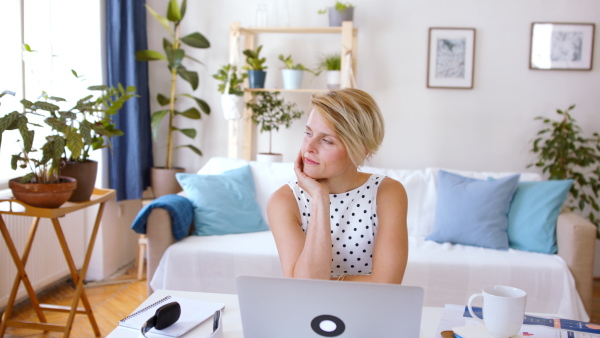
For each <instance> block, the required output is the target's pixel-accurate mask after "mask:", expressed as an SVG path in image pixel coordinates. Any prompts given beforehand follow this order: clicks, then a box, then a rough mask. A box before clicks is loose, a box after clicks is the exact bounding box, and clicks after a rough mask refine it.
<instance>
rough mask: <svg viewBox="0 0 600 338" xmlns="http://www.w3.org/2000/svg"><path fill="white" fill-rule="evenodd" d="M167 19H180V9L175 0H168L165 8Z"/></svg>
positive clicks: (175, 20) (177, 20) (173, 20)
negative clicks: (167, 5)
mask: <svg viewBox="0 0 600 338" xmlns="http://www.w3.org/2000/svg"><path fill="white" fill-rule="evenodd" d="M167 19H169V21H171V22H179V21H181V19H182V16H181V11H180V10H179V6H178V4H177V0H169V7H168V8H167Z"/></svg>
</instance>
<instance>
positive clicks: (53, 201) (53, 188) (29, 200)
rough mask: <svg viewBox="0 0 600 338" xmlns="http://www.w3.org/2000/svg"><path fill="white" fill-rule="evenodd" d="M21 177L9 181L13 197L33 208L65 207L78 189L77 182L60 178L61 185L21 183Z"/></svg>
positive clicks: (63, 177)
mask: <svg viewBox="0 0 600 338" xmlns="http://www.w3.org/2000/svg"><path fill="white" fill-rule="evenodd" d="M20 180H21V177H17V178H13V179H12V180H10V181H8V186H9V187H10V189H11V190H12V193H13V196H14V197H15V198H16V199H17V200H19V201H21V202H23V203H25V204H28V205H31V206H32V207H38V208H58V207H60V206H61V205H63V204H64V203H65V202H66V201H67V200H68V199H69V197H71V193H73V190H75V188H76V187H77V180H76V179H74V178H71V177H65V176H60V180H61V183H49V184H42V183H19V181H20Z"/></svg>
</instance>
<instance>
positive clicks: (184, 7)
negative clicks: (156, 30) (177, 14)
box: [181, 0, 187, 20]
mask: <svg viewBox="0 0 600 338" xmlns="http://www.w3.org/2000/svg"><path fill="white" fill-rule="evenodd" d="M186 9H187V0H183V1H182V2H181V19H182V20H183V17H185V11H186Z"/></svg>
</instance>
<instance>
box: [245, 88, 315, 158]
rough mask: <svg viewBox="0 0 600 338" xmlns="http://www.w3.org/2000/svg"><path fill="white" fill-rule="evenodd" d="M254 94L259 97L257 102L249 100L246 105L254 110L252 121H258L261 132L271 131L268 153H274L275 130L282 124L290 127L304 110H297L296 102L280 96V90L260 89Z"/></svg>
mask: <svg viewBox="0 0 600 338" xmlns="http://www.w3.org/2000/svg"><path fill="white" fill-rule="evenodd" d="M254 95H255V96H257V97H258V98H257V102H256V103H254V102H248V103H247V104H246V106H247V107H248V108H250V109H251V110H252V121H254V122H255V123H258V125H259V127H260V132H261V133H262V132H264V131H266V132H269V152H268V154H273V151H272V143H273V130H275V131H278V130H279V127H281V126H285V127H286V128H289V127H290V126H291V125H292V122H294V120H296V119H299V118H300V117H302V114H303V113H304V112H303V111H301V110H295V109H294V108H295V107H296V104H295V103H291V102H285V101H284V99H283V98H279V92H273V93H271V92H266V91H259V92H256V94H254Z"/></svg>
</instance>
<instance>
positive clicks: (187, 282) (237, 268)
mask: <svg viewBox="0 0 600 338" xmlns="http://www.w3.org/2000/svg"><path fill="white" fill-rule="evenodd" d="M247 164H250V167H251V170H252V175H253V178H254V183H255V186H256V200H257V202H258V204H259V206H260V208H261V211H262V214H263V217H264V219H265V222H266V221H267V217H266V202H267V200H268V197H269V195H270V194H271V193H272V192H273V191H274V190H275V189H277V188H278V187H280V186H281V185H283V184H285V183H286V182H288V181H290V180H294V179H295V176H294V172H293V166H292V163H259V162H246V161H243V160H237V159H227V158H212V159H211V160H209V162H208V163H207V164H206V165H205V166H204V167H203V168H202V169H201V170H200V171H199V172H198V173H199V174H220V173H222V172H223V171H226V170H229V169H234V168H237V167H240V166H243V165H247ZM362 170H363V171H365V172H372V173H380V174H384V175H386V176H389V177H391V178H394V179H396V180H398V181H400V182H402V183H403V184H404V186H405V188H406V190H407V194H408V198H409V212H408V230H409V236H410V239H409V258H408V265H407V269H406V273H405V276H404V280H403V283H402V284H404V285H415V286H421V287H423V288H424V290H425V301H424V305H425V306H442V307H443V306H444V305H445V304H447V303H451V304H466V302H467V300H468V297H469V295H471V294H473V293H477V292H480V291H481V289H482V287H484V286H487V285H494V284H503V285H511V286H514V287H518V288H521V289H524V290H525V291H526V292H527V294H528V295H527V311H529V312H540V313H556V314H559V315H560V316H562V317H564V318H571V319H576V320H584V321H587V320H589V316H588V314H589V313H590V310H591V300H592V299H591V298H592V282H593V277H592V270H593V252H594V245H595V233H596V228H595V227H594V226H593V225H592V224H591V223H590V222H589V221H587V220H585V219H584V218H582V217H580V216H578V215H576V214H574V213H572V212H568V211H565V212H563V213H561V214H560V216H559V218H558V223H557V244H558V254H556V255H550V254H542V253H532V252H525V251H519V250H514V249H509V250H508V251H502V250H493V249H486V248H479V247H473V246H466V245H452V244H449V243H442V244H440V243H436V242H433V241H428V240H425V237H426V236H427V235H428V234H429V233H431V232H432V231H433V228H434V217H435V210H436V202H437V173H438V171H439V169H436V168H427V169H423V170H396V169H384V168H374V167H364V168H362ZM449 171H452V172H454V173H457V174H459V175H463V176H468V177H473V178H480V179H487V178H488V177H492V178H499V177H504V176H507V175H509V174H511V173H498V172H466V171H455V170H449ZM520 179H521V181H536V180H541V177H540V175H538V174H536V173H521V178H520ZM147 241H148V244H147V259H148V267H147V278H148V281H149V292H152V290H157V289H171V290H186V291H201V292H218V293H235V292H236V291H235V290H236V288H235V276H237V275H240V274H244V275H259V276H282V272H281V267H280V264H279V259H278V256H277V250H276V247H275V243H274V240H273V237H272V235H271V232H270V231H263V232H256V233H247V234H234V235H222V236H188V237H186V238H184V239H183V240H181V241H175V239H174V238H173V235H172V234H171V229H170V220H169V215H168V213H167V212H166V211H165V210H163V209H154V210H153V211H152V213H151V214H150V216H149V218H148V222H147Z"/></svg>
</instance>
